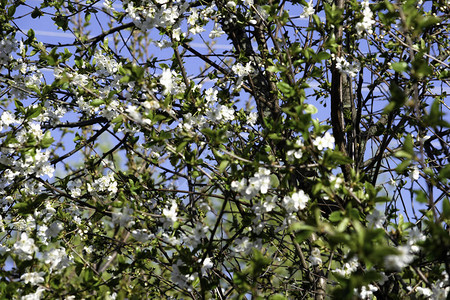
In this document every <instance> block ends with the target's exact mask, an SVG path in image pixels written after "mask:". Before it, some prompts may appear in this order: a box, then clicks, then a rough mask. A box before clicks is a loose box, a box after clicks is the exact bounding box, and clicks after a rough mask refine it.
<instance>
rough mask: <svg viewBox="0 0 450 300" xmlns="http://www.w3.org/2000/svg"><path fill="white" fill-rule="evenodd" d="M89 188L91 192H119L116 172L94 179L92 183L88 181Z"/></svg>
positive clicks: (113, 193)
mask: <svg viewBox="0 0 450 300" xmlns="http://www.w3.org/2000/svg"><path fill="white" fill-rule="evenodd" d="M87 190H88V192H89V193H101V192H109V193H111V194H112V195H115V194H116V193H117V181H116V179H115V178H114V173H112V172H110V173H108V174H107V175H105V176H102V177H100V178H98V179H96V180H94V182H93V183H92V184H91V183H88V184H87Z"/></svg>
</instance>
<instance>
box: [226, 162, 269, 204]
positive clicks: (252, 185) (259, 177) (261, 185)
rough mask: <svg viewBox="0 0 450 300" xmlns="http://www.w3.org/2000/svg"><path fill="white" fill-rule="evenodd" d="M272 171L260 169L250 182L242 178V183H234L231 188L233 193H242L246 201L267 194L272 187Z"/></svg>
mask: <svg viewBox="0 0 450 300" xmlns="http://www.w3.org/2000/svg"><path fill="white" fill-rule="evenodd" d="M271 181H272V180H271V178H270V170H268V169H266V168H263V167H260V168H259V169H258V172H257V173H255V174H254V175H253V176H252V177H250V178H249V179H248V180H247V179H246V178H242V179H241V181H233V182H232V183H231V188H232V189H233V191H235V192H238V193H240V194H241V195H242V196H244V197H245V198H246V199H251V198H253V197H254V196H256V194H258V193H261V194H267V192H268V191H269V188H270V187H271Z"/></svg>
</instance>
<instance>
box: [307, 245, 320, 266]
mask: <svg viewBox="0 0 450 300" xmlns="http://www.w3.org/2000/svg"><path fill="white" fill-rule="evenodd" d="M309 262H310V263H311V266H320V265H321V264H322V258H321V257H320V250H319V248H313V250H312V251H311V255H310V256H309Z"/></svg>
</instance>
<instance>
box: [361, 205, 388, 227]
mask: <svg viewBox="0 0 450 300" xmlns="http://www.w3.org/2000/svg"><path fill="white" fill-rule="evenodd" d="M366 220H367V222H368V227H369V228H375V229H376V228H383V224H384V222H385V221H386V216H385V215H384V214H383V213H382V212H380V211H379V210H378V209H374V211H373V212H372V213H371V214H370V215H368V216H367V218H366Z"/></svg>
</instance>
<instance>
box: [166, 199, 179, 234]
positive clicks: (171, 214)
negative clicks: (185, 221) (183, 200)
mask: <svg viewBox="0 0 450 300" xmlns="http://www.w3.org/2000/svg"><path fill="white" fill-rule="evenodd" d="M177 209H178V204H177V202H176V201H175V200H172V205H171V207H170V209H169V208H167V207H166V208H164V209H163V216H164V217H165V219H164V228H169V227H170V226H172V225H173V224H174V223H175V222H176V221H177V219H178V216H177Z"/></svg>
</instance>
